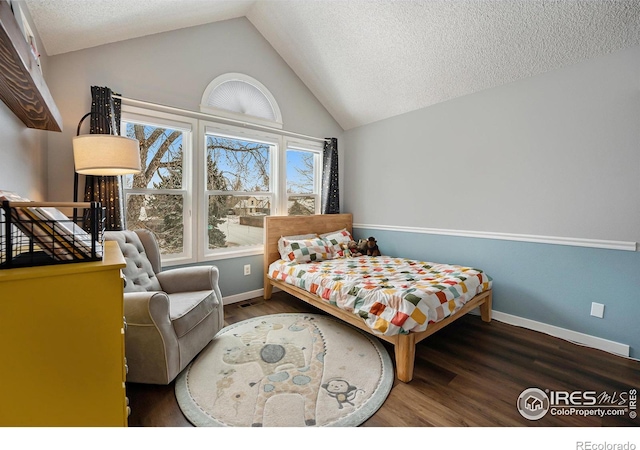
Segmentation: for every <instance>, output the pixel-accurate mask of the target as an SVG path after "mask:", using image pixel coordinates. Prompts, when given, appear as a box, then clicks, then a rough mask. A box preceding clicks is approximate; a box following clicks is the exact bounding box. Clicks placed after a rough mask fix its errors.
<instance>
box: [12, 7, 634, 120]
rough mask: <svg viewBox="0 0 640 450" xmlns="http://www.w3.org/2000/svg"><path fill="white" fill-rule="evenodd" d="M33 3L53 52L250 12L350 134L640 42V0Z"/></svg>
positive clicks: (38, 23)
mask: <svg viewBox="0 0 640 450" xmlns="http://www.w3.org/2000/svg"><path fill="white" fill-rule="evenodd" d="M14 1H15V0H14ZM25 3H26V5H27V7H28V9H29V12H30V14H31V16H32V18H33V21H34V24H35V26H36V28H37V30H38V33H39V35H40V38H41V39H42V42H43V46H44V48H45V51H46V53H47V54H48V55H50V56H51V55H57V54H61V53H65V52H70V51H74V50H80V49H83V48H89V47H94V46H98V45H102V44H106V43H110V42H114V41H121V40H126V39H131V38H135V37H140V36H144V35H150V34H154V33H160V32H163V31H170V30H174V29H178V28H184V27H189V26H195V25H201V24H204V23H209V22H215V21H220V20H226V19H231V18H236V17H242V16H246V17H247V18H248V19H249V20H250V21H251V23H252V24H253V25H254V26H255V27H256V29H257V30H258V31H259V32H260V33H261V34H262V35H263V36H264V37H265V39H267V41H269V43H270V44H271V45H272V46H273V48H274V49H275V50H276V51H277V52H278V53H279V54H280V55H281V56H282V58H283V59H284V60H285V61H286V62H287V64H289V66H290V67H291V68H292V69H293V70H294V71H295V72H296V74H297V75H298V76H299V77H300V79H301V80H302V81H303V82H304V83H305V84H306V85H307V86H308V87H309V89H310V90H311V91H312V92H313V93H314V95H315V96H316V97H317V98H318V100H319V101H320V102H321V103H322V104H323V105H324V106H325V108H326V109H327V110H328V111H329V112H330V113H331V114H332V115H333V117H334V118H335V119H336V121H337V122H338V123H339V124H340V125H341V126H342V127H343V128H344V129H345V130H347V129H350V128H354V127H357V126H360V125H364V124H368V123H371V122H375V121H378V120H382V119H385V118H388V117H392V116H395V115H398V114H403V113H405V112H409V111H413V110H416V109H420V108H424V107H427V106H430V105H434V104H436V103H439V102H443V101H446V100H449V99H453V98H456V97H460V96H463V95H467V94H471V93H474V92H477V91H480V90H483V89H488V88H492V87H496V86H500V85H504V84H506V83H510V82H513V81H516V80H520V79H523V78H526V77H530V76H534V75H537V74H540V73H543V72H547V71H550V70H554V69H558V68H561V67H563V66H566V65H569V64H574V63H578V62H580V61H583V60H587V59H590V58H594V57H597V56H600V55H604V54H607V53H611V52H615V51H617V50H620V49H624V48H628V47H632V46H637V45H640V0H599V1H598V0H511V1H505V0H498V1H493V0H257V1H246V0H179V1H178V0H25Z"/></svg>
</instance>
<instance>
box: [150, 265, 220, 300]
mask: <svg viewBox="0 0 640 450" xmlns="http://www.w3.org/2000/svg"><path fill="white" fill-rule="evenodd" d="M219 276H220V275H219V272H218V268H217V267H216V266H193V267H182V268H179V269H169V270H165V271H164V272H160V273H159V274H157V277H158V281H159V282H160V286H162V290H163V291H165V292H166V293H168V294H175V293H176V292H191V291H208V290H215V291H216V295H218V296H219V295H220V294H219V292H218V291H219V290H218V278H219ZM219 300H222V298H219Z"/></svg>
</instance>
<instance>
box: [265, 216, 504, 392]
mask: <svg viewBox="0 0 640 450" xmlns="http://www.w3.org/2000/svg"><path fill="white" fill-rule="evenodd" d="M342 228H346V229H347V230H349V232H352V216H351V214H326V215H314V216H271V217H266V218H265V251H264V271H265V274H264V298H265V299H269V298H271V295H272V292H273V287H274V286H275V287H277V288H278V289H281V290H283V291H285V292H288V293H289V294H291V295H293V296H294V297H296V298H299V299H300V300H303V301H305V302H307V303H309V304H310V305H313V306H315V307H316V308H319V309H320V310H322V311H325V312H326V313H328V314H330V315H332V316H334V317H337V318H338V319H341V320H343V321H345V322H347V323H349V324H351V325H353V326H355V327H357V328H359V329H361V330H363V331H365V332H367V333H369V334H371V335H373V336H375V337H377V338H379V339H382V340H384V341H386V342H389V343H391V344H393V346H394V352H395V361H396V377H397V378H398V380H400V381H403V382H405V383H408V382H409V381H411V380H412V378H413V366H414V361H415V351H416V350H415V346H416V344H417V343H418V342H420V341H422V340H423V339H425V338H427V337H428V336H430V335H432V334H433V333H435V332H436V331H438V330H440V329H441V328H443V327H445V326H447V325H448V324H450V323H451V322H453V321H454V320H456V319H458V318H460V317H462V316H463V315H465V314H466V313H468V312H469V311H471V310H472V309H475V308H478V307H479V308H480V315H481V317H482V320H483V321H485V322H489V321H491V303H492V291H491V290H488V291H485V292H482V293H481V294H478V295H476V296H475V297H473V298H472V299H471V300H469V301H468V302H467V303H466V304H465V305H464V306H463V307H462V308H461V309H460V310H459V311H458V312H456V313H455V314H454V315H452V316H449V317H447V318H445V319H444V320H442V321H440V322H437V323H432V324H430V325H429V326H428V328H427V329H426V330H425V331H422V332H419V333H409V334H400V335H396V336H384V335H378V334H374V333H373V332H372V330H371V329H370V328H369V327H368V326H367V325H366V324H365V322H364V320H363V319H362V318H360V317H358V316H356V315H354V314H352V313H349V312H347V311H344V310H342V309H340V308H338V307H336V306H333V305H331V304H329V303H327V302H325V301H323V300H322V299H320V298H318V297H317V296H315V295H313V294H311V293H309V292H307V291H305V290H303V289H300V288H298V287H296V286H292V285H290V284H287V283H285V282H283V281H278V280H273V279H271V278H270V277H269V276H268V270H269V265H270V264H271V263H272V262H274V261H276V260H278V259H280V253H279V251H278V240H279V239H280V237H282V236H291V235H298V234H307V233H318V234H322V233H329V232H331V231H336V230H340V229H342Z"/></svg>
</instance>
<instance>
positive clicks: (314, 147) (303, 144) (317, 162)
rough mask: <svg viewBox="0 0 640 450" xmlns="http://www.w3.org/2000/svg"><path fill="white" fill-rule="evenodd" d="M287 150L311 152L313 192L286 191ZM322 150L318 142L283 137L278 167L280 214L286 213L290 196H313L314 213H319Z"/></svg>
mask: <svg viewBox="0 0 640 450" xmlns="http://www.w3.org/2000/svg"><path fill="white" fill-rule="evenodd" d="M287 150H297V151H303V152H310V153H313V168H314V174H313V181H314V186H313V193H311V194H289V193H288V192H287V156H286V155H287V153H286V152H287ZM322 152H323V146H322V144H319V143H318V142H313V141H307V140H303V139H297V138H296V139H294V138H288V137H285V138H284V142H283V157H282V163H283V165H282V167H281V168H280V173H282V174H283V176H282V177H280V179H279V181H280V188H279V190H280V192H281V193H282V196H281V198H282V203H281V205H280V210H281V211H284V213H283V214H282V215H288V206H289V198H291V197H302V196H303V197H314V198H315V202H314V204H315V211H314V213H315V214H320V209H321V204H320V203H321V201H322Z"/></svg>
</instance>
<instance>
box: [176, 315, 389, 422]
mask: <svg viewBox="0 0 640 450" xmlns="http://www.w3.org/2000/svg"><path fill="white" fill-rule="evenodd" d="M393 379H394V372H393V363H392V362H391V358H390V357H389V354H388V353H387V351H386V349H385V348H384V346H383V345H382V344H381V343H380V341H378V340H377V339H375V338H374V337H370V336H367V335H366V334H365V333H363V332H361V331H360V330H357V329H356V328H354V327H352V326H350V325H348V324H346V323H344V322H340V321H338V320H336V319H333V318H331V317H328V316H323V315H318V314H297V313H296V314H273V315H268V316H261V317H257V318H253V319H249V320H245V321H242V322H238V323H236V324H233V325H230V326H228V327H225V328H223V329H222V330H221V331H220V332H219V333H218V334H217V335H216V337H215V338H214V339H213V341H211V342H210V343H209V345H208V346H207V347H205V349H204V350H203V351H202V352H201V353H200V354H199V355H198V357H197V358H196V359H195V360H194V361H193V362H192V363H191V364H190V365H189V366H188V367H187V368H186V369H185V370H184V371H183V372H182V373H181V374H180V375H179V376H178V378H177V380H176V387H175V390H176V396H177V399H178V404H179V405H180V409H181V410H182V412H183V413H184V415H185V416H186V417H187V419H188V420H189V421H190V422H191V423H193V424H194V425H196V426H199V427H202V426H233V427H261V426H262V427H298V426H300V427H304V426H318V427H322V426H344V427H346V426H357V425H360V424H362V423H363V422H364V421H365V420H367V419H368V418H369V417H371V415H373V414H374V413H375V412H376V411H377V410H378V409H379V408H380V406H382V404H383V402H384V401H385V399H386V398H387V396H388V395H389V392H390V390H391V387H392V385H393Z"/></svg>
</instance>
